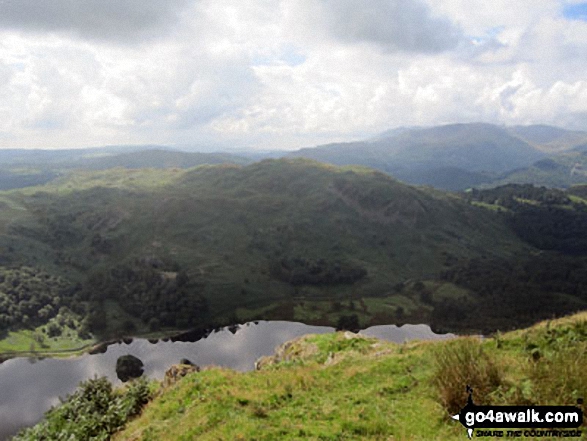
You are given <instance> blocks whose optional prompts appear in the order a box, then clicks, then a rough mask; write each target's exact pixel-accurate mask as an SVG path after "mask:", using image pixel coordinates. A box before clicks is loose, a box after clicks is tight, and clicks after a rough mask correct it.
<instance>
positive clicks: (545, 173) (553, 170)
mask: <svg viewBox="0 0 587 441" xmlns="http://www.w3.org/2000/svg"><path fill="white" fill-rule="evenodd" d="M584 183H587V152H583V151H570V152H564V153H559V154H556V155H552V156H549V157H547V158H544V159H541V160H540V161H537V162H535V163H534V164H532V165H531V166H530V167H527V168H523V169H519V170H514V171H512V172H510V173H507V174H506V175H505V176H503V177H500V178H499V179H496V180H494V181H493V182H491V184H489V185H482V186H481V187H489V186H491V187H497V186H500V185H506V184H533V185H544V186H547V187H556V188H567V187H570V186H572V185H576V184H584Z"/></svg>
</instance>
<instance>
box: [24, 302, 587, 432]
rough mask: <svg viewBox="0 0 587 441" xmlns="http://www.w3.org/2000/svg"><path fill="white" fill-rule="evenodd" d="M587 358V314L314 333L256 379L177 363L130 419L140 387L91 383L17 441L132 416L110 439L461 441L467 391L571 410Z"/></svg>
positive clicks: (585, 390) (111, 427)
mask: <svg viewBox="0 0 587 441" xmlns="http://www.w3.org/2000/svg"><path fill="white" fill-rule="evenodd" d="M586 362H587V314H585V313H582V314H578V315H575V316H572V317H568V318H564V319H560V320H556V321H549V322H544V323H540V324H538V325H535V326H533V327H531V328H529V329H523V330H518V331H515V332H512V333H507V334H498V335H495V336H493V337H490V338H483V339H480V338H478V337H461V338H457V339H454V340H450V341H437V342H410V343H405V344H395V343H388V342H383V341H379V340H376V339H373V338H367V337H363V336H361V335H356V334H352V333H348V332H346V333H336V334H323V335H308V336H304V337H301V338H299V339H297V340H294V341H291V342H288V343H286V344H284V345H282V346H281V347H280V348H278V349H277V350H276V354H275V356H273V357H266V358H264V359H261V360H260V361H259V362H258V363H257V368H258V370H256V371H253V372H246V373H237V372H234V371H231V370H228V369H222V368H218V367H206V368H205V369H204V370H202V371H201V372H191V373H189V372H190V369H189V366H176V367H174V368H172V369H170V370H169V371H168V373H167V374H166V379H165V381H164V382H163V384H161V385H159V384H156V383H155V384H153V385H152V386H151V391H152V394H151V397H152V398H151V399H150V402H149V403H148V404H146V406H145V407H144V408H143V409H142V413H141V414H140V416H138V417H135V418H134V419H132V417H133V416H134V415H135V414H137V413H139V412H141V408H142V407H143V406H144V403H145V401H147V400H148V399H149V398H148V393H146V392H147V391H146V390H145V387H144V386H142V385H141V383H138V384H135V385H131V386H130V387H129V388H128V389H126V390H125V391H120V392H119V393H117V394H116V393H114V394H113V393H112V392H111V391H110V390H109V389H108V387H106V385H104V384H102V383H100V382H99V380H95V382H94V386H93V387H88V386H87V385H86V386H84V388H83V389H82V391H81V392H78V394H77V395H75V396H73V397H72V398H70V400H69V402H66V404H64V405H62V406H61V407H60V408H57V409H56V410H54V411H52V412H50V413H49V415H48V418H47V420H46V421H44V422H42V423H40V424H39V425H37V426H36V427H35V428H32V429H28V430H27V431H25V432H23V433H22V434H21V436H20V437H19V438H17V439H19V440H37V439H44V438H39V437H40V436H47V437H50V436H51V435H52V434H57V433H58V434H59V436H66V435H69V434H70V433H74V431H75V432H76V433H77V434H78V436H80V437H83V436H84V434H85V433H90V432H89V431H90V430H91V431H92V432H91V433H92V434H93V436H99V435H100V434H101V433H102V434H104V433H116V432H117V429H118V428H119V427H121V426H124V424H125V421H126V420H127V419H129V415H130V418H131V420H130V422H128V423H127V424H126V427H125V428H123V429H122V430H120V431H119V432H118V433H116V434H115V435H114V436H113V440H115V441H122V440H133V441H135V440H137V441H138V440H142V441H148V440H162V441H165V440H173V441H177V440H192V439H198V440H218V439H221V440H239V439H240V440H252V439H256V440H275V439H284V440H294V439H296V440H297V439H308V440H340V439H345V440H346V439H348V440H359V439H360V440H387V439H403V440H443V441H445V440H462V439H465V437H466V431H465V429H464V428H463V427H462V426H461V425H460V424H459V423H458V422H456V421H453V420H452V419H451V418H450V417H451V415H454V414H455V413H457V412H458V411H460V409H461V408H462V407H463V406H464V405H465V404H466V402H467V394H466V386H467V385H469V386H471V387H472V388H473V399H474V401H475V404H477V405H576V404H577V399H578V398H582V397H584V396H587V377H586V376H585V375H584V374H585V372H584V368H585V363H586ZM186 373H187V375H186ZM183 375H185V376H183ZM182 376H183V377H182ZM96 390H98V391H100V390H102V391H103V392H102V393H96V392H95V391H96ZM140 391H143V392H140ZM153 396H154V398H153ZM105 397H112V398H111V399H110V400H109V401H106V402H105V400H106V398H105ZM94 403H95V404H94ZM110 403H113V404H110ZM119 403H120V404H119ZM126 403H128V404H126ZM80 405H83V406H84V409H87V410H88V413H87V414H83V415H81V416H80V413H79V412H77V408H76V406H80ZM98 405H99V406H98ZM94 408H95V409H96V410H95V411H94V413H90V412H89V410H90V409H94ZM127 409H128V410H127ZM102 415H104V416H102ZM98 419H100V421H101V422H102V423H101V424H100V425H98V424H95V423H93V424H92V423H91V424H89V425H88V423H87V422H88V421H97V420H98ZM585 422H586V421H585V420H584V422H583V424H585ZM88 426H89V427H88ZM98 427H100V428H101V431H98ZM545 429H546V427H545ZM584 429H585V426H584V425H582V427H581V430H582V431H583V433H584V432H585V430H584ZM583 436H584V435H583ZM80 439H81V438H80ZM528 439H553V438H544V437H540V436H537V437H536V438H533V437H532V438H528ZM554 439H556V438H554ZM581 439H583V438H581Z"/></svg>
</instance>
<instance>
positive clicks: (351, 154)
mask: <svg viewBox="0 0 587 441" xmlns="http://www.w3.org/2000/svg"><path fill="white" fill-rule="evenodd" d="M586 148H587V132H580V131H570V130H564V129H560V128H557V127H551V126H545V125H534V126H514V127H505V126H496V125H492V124H484V123H471V124H451V125H445V126H437V127H427V128H422V127H415V128H401V129H395V130H390V131H387V132H384V133H383V134H381V135H380V136H378V137H375V138H373V139H371V140H367V141H359V142H351V143H339V144H327V145H322V146H317V147H313V148H304V149H301V150H298V151H295V152H291V153H289V154H288V156H291V157H305V158H310V159H315V160H317V161H321V162H326V163H330V164H335V165H349V164H359V165H365V166H368V167H373V168H376V169H379V170H382V171H384V172H386V173H389V174H391V175H393V176H394V177H396V178H398V179H400V180H402V181H404V182H406V183H410V184H418V185H431V186H434V187H438V188H442V189H447V190H464V189H466V188H468V187H473V186H479V185H482V184H485V185H490V184H491V183H493V182H504V183H509V182H518V181H516V179H518V177H520V179H521V180H520V181H519V182H527V180H526V179H531V176H534V175H535V173H532V172H530V171H529V172H528V173H526V174H524V173H523V172H522V170H525V169H527V168H532V167H533V164H535V163H537V164H538V166H537V167H538V168H540V166H541V165H540V164H541V163H540V162H539V161H541V160H544V159H545V158H548V157H550V156H553V155H559V154H566V153H567V152H574V154H576V153H577V151H580V150H583V149H586ZM571 156H572V155H571ZM569 159H570V156H566V157H565V158H564V159H560V160H559V159H552V161H554V162H556V163H558V162H560V161H562V162H565V163H566V161H568V160H569ZM579 162H580V161H579ZM543 165H544V164H543ZM534 168H536V167H534ZM513 172H515V173H516V174H512V173H513ZM510 174H512V176H511V177H509V176H510ZM522 174H524V177H523V178H522V177H521V176H522ZM528 176H530V178H528ZM569 176H570V171H569ZM573 176H574V177H575V178H574V179H563V178H562V177H561V176H559V178H558V179H552V180H550V179H547V178H546V177H541V181H542V182H548V181H549V180H550V181H552V182H556V183H557V185H562V186H568V185H570V184H572V183H575V182H576V181H577V182H585V180H583V179H582V178H580V177H579V176H580V174H577V173H574V174H573Z"/></svg>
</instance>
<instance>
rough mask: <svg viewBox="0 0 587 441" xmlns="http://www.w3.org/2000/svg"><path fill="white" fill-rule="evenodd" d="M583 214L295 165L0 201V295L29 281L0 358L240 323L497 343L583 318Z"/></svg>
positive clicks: (133, 180)
mask: <svg viewBox="0 0 587 441" xmlns="http://www.w3.org/2000/svg"><path fill="white" fill-rule="evenodd" d="M492 192H494V193H495V194H494V193H492ZM586 206H587V203H586V202H585V199H583V198H582V197H581V195H580V193H577V192H574V193H568V194H567V193H565V192H561V191H558V193H557V191H554V190H553V191H550V193H549V191H548V190H546V189H535V188H534V187H532V186H527V187H521V188H520V189H516V188H514V189H513V190H511V189H509V188H508V187H504V188H503V189H497V190H487V191H486V192H472V193H467V194H465V195H464V196H459V195H453V194H446V193H443V192H439V191H435V190H432V189H429V188H416V187H411V186H408V185H405V184H402V183H400V182H398V181H396V180H394V179H393V178H391V177H389V176H388V175H386V174H384V173H381V172H378V171H374V170H371V169H366V168H360V167H341V168H339V167H334V166H328V165H324V164H319V163H316V162H313V161H310V160H305V159H291V160H266V161H262V162H259V163H255V164H251V165H248V166H236V165H218V166H201V167H196V168H193V169H188V170H181V169H159V170H157V169H140V170H127V169H122V168H118V169H109V170H105V171H98V172H87V171H85V172H76V173H74V174H72V175H69V176H67V177H61V178H59V179H57V180H55V181H53V182H52V183H50V184H47V185H45V186H43V187H31V188H28V189H24V190H20V191H12V192H5V193H2V194H0V249H1V250H2V253H1V254H0V278H1V277H4V278H5V279H6V278H7V277H13V278H14V269H15V268H20V267H23V266H26V267H27V268H29V269H28V270H27V271H25V272H21V273H19V274H20V275H19V276H18V277H16V279H15V282H14V285H13V287H12V288H10V289H9V288H7V289H6V291H5V292H3V294H4V296H3V298H4V299H5V300H3V301H2V303H0V318H1V317H2V314H5V315H6V314H8V315H11V316H12V319H11V320H2V321H1V322H0V323H4V326H3V328H2V331H4V332H5V334H2V335H1V336H2V337H4V340H2V344H0V350H3V351H11V350H12V351H15V350H20V351H27V350H29V347H33V348H35V349H36V350H41V349H42V350H46V351H48V350H53V349H57V348H59V349H66V348H74V347H76V344H77V345H78V346H81V345H82V344H87V340H88V338H90V336H91V335H94V337H95V338H97V339H99V340H100V339H105V338H110V337H114V336H120V335H137V334H141V335H143V334H148V333H151V332H154V333H161V332H172V333H173V332H178V331H180V330H187V329H192V328H194V327H208V326H217V325H219V324H232V323H235V322H242V321H246V320H254V319H284V320H297V321H302V322H305V323H309V324H322V325H332V326H338V327H341V328H346V329H354V328H357V327H367V326H370V325H377V324H387V323H403V322H412V323H430V324H432V325H433V326H434V327H435V328H436V329H445V330H449V331H454V330H457V329H458V330H476V331H477V332H479V331H484V332H488V331H492V330H495V329H502V330H503V329H510V328H512V327H515V326H522V325H525V324H529V323H533V322H535V321H536V320H539V319H542V318H547V317H551V316H553V315H561V314H567V313H570V312H573V311H577V310H581V309H585V308H587V280H586V279H585V277H584V272H582V271H581V268H583V267H584V265H585V264H586V262H585V259H586V257H585V256H586V255H587V246H586V245H585V242H584V241H583V240H578V238H582V236H583V235H582V231H584V228H587V216H586V212H587V211H586V210H585V207H586ZM544 268H548V269H549V270H548V271H546V270H544ZM47 277H53V278H58V280H59V284H58V285H59V288H58V292H56V293H55V292H53V291H51V293H50V294H49V295H43V290H44V289H45V288H43V287H47V288H46V289H47V290H53V289H54V288H53V286H55V284H48V283H46V279H47ZM545 277H546V279H545ZM11 280H12V279H11ZM50 280H54V279H50ZM55 280H57V279H55ZM545 282H548V283H545ZM29 286H36V287H38V288H37V290H36V291H35V290H32V293H33V294H31V289H30V288H27V287H29ZM52 299H53V300H52ZM25 315H26V316H27V317H28V319H27V320H25V319H24V317H25ZM479 317H482V319H479ZM66 323H72V326H68V325H66ZM57 327H60V329H57ZM8 331H11V332H13V333H14V332H16V333H17V335H13V334H10V333H7V334H6V332H8ZM60 332H61V335H63V336H64V337H63V338H66V339H67V341H69V342H70V344H69V346H67V347H66V348H64V347H63V344H62V342H61V341H60V340H59V339H57V340H54V339H53V338H48V337H49V335H50V334H51V335H53V336H55V335H57V336H59V335H60ZM76 332H77V337H76V335H75V333H76ZM19 333H20V334H19ZM9 341H14V342H16V343H14V345H13V346H10V345H7V344H6V342H9Z"/></svg>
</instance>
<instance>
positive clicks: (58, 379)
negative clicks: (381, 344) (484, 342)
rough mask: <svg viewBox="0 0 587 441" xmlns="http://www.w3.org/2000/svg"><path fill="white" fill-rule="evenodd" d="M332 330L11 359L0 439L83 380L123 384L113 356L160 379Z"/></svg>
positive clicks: (401, 332) (413, 334)
mask: <svg viewBox="0 0 587 441" xmlns="http://www.w3.org/2000/svg"><path fill="white" fill-rule="evenodd" d="M333 331H334V328H331V327H327V326H310V325H304V324H302V323H293V322H282V321H271V322H267V321H260V322H254V323H246V324H244V325H239V326H238V327H237V326H234V327H226V328H222V329H220V330H218V331H216V332H212V333H210V334H209V335H207V336H206V337H204V338H201V339H200V340H198V341H193V342H189V341H187V342H184V341H170V340H167V341H164V340H159V341H156V342H155V341H149V340H145V339H141V338H136V339H133V340H128V341H127V343H125V342H120V343H115V344H111V345H109V346H108V347H107V349H106V351H105V352H104V353H100V354H84V355H81V356H77V357H72V358H46V359H40V360H37V359H30V358H13V359H10V360H7V361H5V362H4V363H2V364H0V440H5V439H7V438H8V437H9V436H11V435H14V434H15V433H16V432H18V430H19V429H20V428H22V427H26V426H30V425H33V424H35V423H36V422H37V421H39V420H40V419H41V418H42V416H43V414H44V413H45V412H46V411H47V410H48V409H49V408H50V407H51V406H53V405H56V404H59V397H65V396H66V395H67V394H69V393H71V392H73V391H74V390H75V389H76V387H77V385H78V384H79V383H80V382H81V381H84V380H87V379H89V378H93V377H94V376H99V377H101V376H106V377H108V378H109V379H110V381H111V382H112V383H113V384H115V385H120V384H122V383H121V382H120V380H119V379H118V378H117V376H116V372H115V366H116V360H117V359H118V357H120V356H122V355H127V354H131V355H134V356H136V357H138V358H140V359H141V360H142V361H143V363H144V370H145V375H147V376H149V377H151V378H156V379H162V378H163V376H164V374H165V371H166V370H167V369H168V368H169V366H171V365H172V364H176V363H178V362H179V360H181V359H182V358H187V359H189V360H191V361H192V362H193V363H195V364H197V365H200V366H205V365H217V366H224V367H229V368H232V369H235V370H239V371H248V370H252V369H253V368H254V363H255V361H256V360H257V359H258V358H260V357H262V356H264V355H270V354H272V353H273V351H274V349H275V347H276V346H278V345H280V344H282V343H284V342H286V341H288V340H291V339H293V338H295V337H299V336H302V335H305V334H324V333H328V332H333ZM361 334H364V335H368V336H372V337H377V338H381V339H384V340H388V341H395V342H397V343H402V342H404V341H409V340H413V339H419V340H433V339H442V338H450V337H452V336H453V335H452V334H444V335H440V334H435V333H434V332H432V330H431V329H430V327H429V326H427V325H404V326H401V327H397V326H395V325H386V326H373V327H371V328H368V329H365V330H363V331H361Z"/></svg>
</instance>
